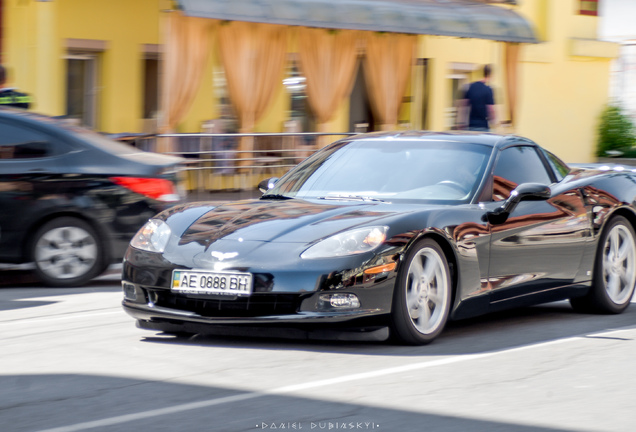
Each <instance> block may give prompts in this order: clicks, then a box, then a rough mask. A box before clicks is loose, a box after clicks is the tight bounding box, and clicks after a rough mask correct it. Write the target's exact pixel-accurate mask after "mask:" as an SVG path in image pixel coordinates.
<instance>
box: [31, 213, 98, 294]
mask: <svg viewBox="0 0 636 432" xmlns="http://www.w3.org/2000/svg"><path fill="white" fill-rule="evenodd" d="M31 259H32V260H33V262H34V264H35V274H36V275H37V277H38V278H39V279H40V280H41V281H42V282H43V283H44V284H46V285H48V286H53V287H67V286H69V287H70V286H79V285H84V284H86V283H87V282H88V281H90V280H91V279H93V278H94V277H96V276H98V275H99V274H100V273H101V272H102V271H103V270H104V269H105V267H106V266H105V260H104V252H103V244H102V241H101V239H100V237H99V235H98V234H97V232H96V231H95V230H94V229H93V228H92V227H91V226H90V225H89V224H88V223H86V222H84V221H83V220H80V219H77V218H74V217H60V218H57V219H53V220H51V221H49V222H47V223H45V224H44V225H42V226H41V227H40V228H39V229H38V230H37V232H36V233H35V235H34V237H33V241H32V243H31Z"/></svg>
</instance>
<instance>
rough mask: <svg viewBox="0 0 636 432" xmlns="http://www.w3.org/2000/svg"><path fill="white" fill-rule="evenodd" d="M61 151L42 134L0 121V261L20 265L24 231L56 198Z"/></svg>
mask: <svg viewBox="0 0 636 432" xmlns="http://www.w3.org/2000/svg"><path fill="white" fill-rule="evenodd" d="M61 151H62V149H60V148H59V146H57V145H56V144H55V143H54V142H53V140H52V139H51V137H50V136H49V135H48V134H46V133H45V132H42V131H40V130H37V129H35V128H32V127H30V126H29V125H27V124H23V123H20V122H9V121H7V120H2V121H0V208H1V209H2V211H0V260H2V261H8V262H19V261H20V259H21V257H22V255H23V254H22V250H21V247H23V246H26V245H25V244H24V242H25V234H26V233H27V230H28V227H29V226H30V225H31V224H32V223H33V221H34V220H36V219H37V218H38V217H40V216H41V215H42V214H43V211H45V209H46V208H47V207H49V205H50V202H51V199H52V198H54V197H55V196H56V193H57V189H58V184H59V180H60V179H61V176H62V174H61V173H60V165H59V163H58V156H59V154H60V152H61Z"/></svg>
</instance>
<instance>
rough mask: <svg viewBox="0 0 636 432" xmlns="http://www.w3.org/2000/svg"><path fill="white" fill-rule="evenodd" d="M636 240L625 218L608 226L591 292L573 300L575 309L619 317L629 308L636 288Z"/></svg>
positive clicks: (597, 259)
mask: <svg viewBox="0 0 636 432" xmlns="http://www.w3.org/2000/svg"><path fill="white" fill-rule="evenodd" d="M635 237H636V236H635V235H634V229H633V228H632V226H631V224H630V223H629V222H628V221H627V219H625V218H624V217H622V216H617V217H615V218H613V219H612V220H611V221H610V222H609V223H608V226H607V228H606V229H605V230H604V232H603V234H602V236H601V239H600V243H599V249H598V252H597V254H596V262H595V265H594V279H593V285H592V290H591V291H590V293H589V294H588V295H587V296H586V297H581V298H574V299H571V301H570V302H571V303H572V306H573V307H574V308H575V309H580V310H584V311H595V312H602V313H620V312H622V311H623V310H625V309H626V308H627V306H629V303H630V301H631V299H632V296H633V295H634V286H636V241H635V240H634V239H635Z"/></svg>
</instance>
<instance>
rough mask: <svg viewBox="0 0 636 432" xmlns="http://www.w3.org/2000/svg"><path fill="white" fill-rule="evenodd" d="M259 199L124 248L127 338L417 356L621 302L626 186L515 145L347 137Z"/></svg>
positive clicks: (159, 224) (481, 137)
mask: <svg viewBox="0 0 636 432" xmlns="http://www.w3.org/2000/svg"><path fill="white" fill-rule="evenodd" d="M262 186H263V188H264V189H268V190H267V191H266V192H265V193H264V194H263V196H262V197H261V198H260V199H258V200H247V201H239V202H234V203H229V204H222V205H219V206H214V205H212V204H210V203H205V202H202V203H194V204H187V205H183V206H177V207H175V208H172V209H170V210H168V211H165V212H163V213H161V214H159V215H158V216H156V217H154V218H153V219H151V220H150V221H149V222H148V223H147V224H146V225H145V226H144V227H143V228H142V229H141V230H140V231H139V232H138V233H137V234H136V236H135V237H134V239H133V240H132V242H131V246H130V248H129V249H128V252H127V253H126V256H125V259H124V264H123V281H122V283H123V290H124V300H123V306H124V309H125V310H126V312H128V313H129V314H130V315H132V316H133V317H134V318H136V319H137V321H138V326H139V327H141V328H145V329H152V330H161V331H165V332H168V333H178V332H184V333H199V332H218V331H219V329H224V330H227V331H230V330H232V329H234V330H237V329H239V330H244V332H245V333H247V334H249V331H251V330H258V329H261V328H263V327H274V328H291V329H302V330H304V331H306V332H307V333H306V334H308V335H309V336H311V335H312V333H316V334H318V333H320V331H321V330H322V329H329V331H333V329H337V330H339V331H338V332H337V334H340V335H348V336H349V337H357V336H359V335H362V334H366V335H371V336H373V335H375V336H377V337H378V338H382V337H386V336H387V335H388V334H389V332H388V331H387V329H389V330H390V334H391V335H392V337H394V338H396V339H397V340H399V341H401V342H403V343H407V344H425V343H428V342H430V341H432V340H433V339H434V338H435V337H437V336H438V335H439V334H440V332H441V331H442V329H443V328H444V326H445V324H446V322H447V321H448V320H449V319H460V318H466V317H470V316H475V315H478V314H483V313H486V312H490V311H496V310H500V309H503V308H509V307H515V306H521V305H530V304H536V303H541V302H549V301H555V300H562V299H570V301H571V304H572V306H573V307H574V308H576V309H579V310H582V311H599V312H604V313H619V312H622V311H623V310H624V309H625V308H626V307H627V306H628V305H629V303H630V300H631V297H632V294H633V292H634V285H635V281H636V245H635V241H634V238H635V235H634V224H635V223H636V208H635V206H634V202H635V201H634V198H635V197H636V175H635V174H634V173H632V172H631V171H630V170H627V169H623V170H618V169H617V170H608V169H606V170H601V169H584V168H570V167H568V166H567V165H566V164H564V163H563V162H561V161H560V160H559V159H558V158H557V157H556V156H554V155H553V154H552V153H550V152H548V151H546V150H544V149H542V148H541V147H539V146H537V145H536V144H535V143H534V142H532V141H530V140H528V139H524V138H520V137H517V136H499V135H493V134H479V133H466V132H456V133H430V132H404V133H398V132H389V133H376V134H366V135H358V136H356V137H354V138H347V139H343V140H340V141H337V142H335V143H333V144H331V145H329V146H327V147H326V148H324V149H322V150H321V151H319V152H317V153H316V154H314V155H313V156H311V157H310V158H308V159H307V160H305V161H303V162H302V163H301V164H300V165H298V166H297V167H295V168H294V169H292V170H291V171H289V172H288V173H287V174H286V175H285V176H284V177H282V178H281V179H280V180H278V181H276V179H271V180H269V181H266V182H264V183H262Z"/></svg>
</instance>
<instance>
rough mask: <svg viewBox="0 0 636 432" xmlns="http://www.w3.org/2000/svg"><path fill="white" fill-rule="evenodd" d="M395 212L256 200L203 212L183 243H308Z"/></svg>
mask: <svg viewBox="0 0 636 432" xmlns="http://www.w3.org/2000/svg"><path fill="white" fill-rule="evenodd" d="M393 214H395V209H393V208H392V206H389V205H386V204H382V203H350V202H346V203H342V204H340V203H338V204H334V203H333V202H329V203H326V202H324V203H323V202H317V201H304V200H298V199H292V200H284V201H270V200H256V201H240V202H235V203H228V204H222V205H220V206H218V207H215V208H213V209H211V210H209V211H206V212H204V213H203V214H201V215H200V216H199V217H198V218H196V220H195V221H194V222H193V223H192V224H191V225H189V227H187V228H186V229H185V231H184V232H183V234H182V235H181V240H180V242H179V243H180V244H186V243H191V242H197V243H200V244H205V245H209V244H211V243H213V242H215V241H217V240H220V239H224V240H236V241H241V242H243V241H261V242H274V241H276V242H285V243H308V242H312V241H315V240H319V239H321V238H324V237H327V236H329V235H331V234H334V233H337V232H340V231H342V230H345V229H347V228H351V227H354V226H358V225H368V224H374V223H378V224H382V219H385V218H387V217H389V216H391V215H393Z"/></svg>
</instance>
